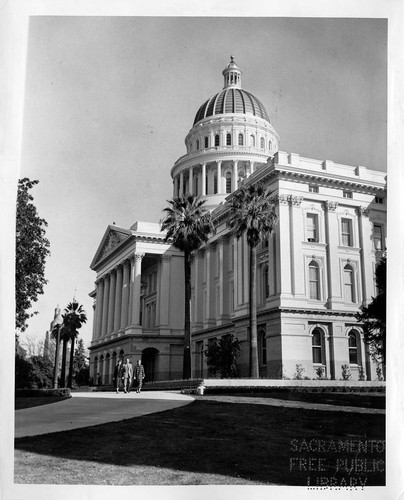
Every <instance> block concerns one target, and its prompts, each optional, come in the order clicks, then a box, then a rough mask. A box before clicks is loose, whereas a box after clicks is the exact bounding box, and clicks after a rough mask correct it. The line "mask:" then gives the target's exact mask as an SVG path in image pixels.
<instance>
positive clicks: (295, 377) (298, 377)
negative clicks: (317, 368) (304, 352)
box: [293, 364, 305, 380]
mask: <svg viewBox="0 0 404 500" xmlns="http://www.w3.org/2000/svg"><path fill="white" fill-rule="evenodd" d="M304 372H305V369H304V368H303V365H300V364H298V365H296V372H295V374H294V375H293V380H303V374H304Z"/></svg>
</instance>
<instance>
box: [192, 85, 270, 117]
mask: <svg viewBox="0 0 404 500" xmlns="http://www.w3.org/2000/svg"><path fill="white" fill-rule="evenodd" d="M224 113H237V114H243V115H248V114H250V115H254V116H258V118H262V119H263V120H266V121H267V122H270V120H269V116H268V113H267V111H266V109H265V108H264V106H263V104H262V103H261V102H260V101H259V100H258V99H257V98H256V97H255V96H253V95H252V94H250V92H247V91H246V90H243V89H240V88H224V89H223V90H221V91H220V92H219V93H217V94H215V95H214V96H213V97H211V98H210V99H208V100H207V101H206V102H204V103H203V104H202V106H201V107H200V108H199V109H198V112H197V113H196V116H195V120H194V125H195V124H196V123H197V122H199V121H200V120H203V119H204V118H207V117H209V116H215V115H221V114H224Z"/></svg>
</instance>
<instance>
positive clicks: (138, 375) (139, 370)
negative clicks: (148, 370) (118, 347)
mask: <svg viewBox="0 0 404 500" xmlns="http://www.w3.org/2000/svg"><path fill="white" fill-rule="evenodd" d="M144 378H145V375H144V368H143V365H142V363H141V361H140V359H138V360H137V363H136V367H135V380H136V386H137V389H136V392H140V391H141V390H142V385H143V379H144Z"/></svg>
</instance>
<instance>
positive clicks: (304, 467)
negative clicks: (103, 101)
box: [15, 398, 385, 486]
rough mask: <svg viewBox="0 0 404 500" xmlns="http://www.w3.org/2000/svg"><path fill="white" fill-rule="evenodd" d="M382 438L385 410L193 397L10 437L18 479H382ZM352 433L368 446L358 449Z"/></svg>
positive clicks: (139, 481) (304, 482)
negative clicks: (103, 420) (138, 413)
mask: <svg viewBox="0 0 404 500" xmlns="http://www.w3.org/2000/svg"><path fill="white" fill-rule="evenodd" d="M384 438H385V417H384V415H382V414H371V413H364V414H357V413H348V412H341V411H340V412H332V411H318V410H309V409H302V408H283V407H275V406H270V405H262V404H246V403H244V404H240V403H235V402H232V403H230V402H222V401H220V400H204V399H203V398H199V399H197V400H196V401H194V402H193V403H191V404H189V405H187V406H183V407H180V408H176V409H173V410H168V411H163V412H160V413H154V414H150V415H145V416H142V417H138V418H133V419H130V420H123V421H121V422H118V423H116V422H115V423H108V424H103V425H97V426H94V427H87V428H83V429H78V430H72V431H68V432H58V433H54V434H45V435H41V436H35V437H26V438H19V439H16V441H15V482H16V483H36V484H40V483H41V484H100V485H103V484H112V485H133V484H138V485H140V484H141V485H150V484H152V485H178V484H194V485H198V484H277V485H307V482H308V478H310V484H311V485H316V482H317V484H318V482H319V481H320V482H324V481H333V483H332V484H333V485H340V484H342V485H345V484H346V485H348V486H349V485H350V481H351V484H354V485H357V486H359V485H360V484H366V485H384V484H385V473H384V459H385V457H384V451H383V443H382V440H384ZM339 440H343V441H342V444H341V443H340V442H339ZM358 440H360V441H361V442H362V444H363V445H366V447H367V449H366V450H364V449H360V451H359V452H358V449H357V448H358ZM291 469H292V470H291ZM337 469H338V470H337ZM352 481H353V483H352ZM330 484H331V483H330Z"/></svg>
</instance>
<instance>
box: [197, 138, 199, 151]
mask: <svg viewBox="0 0 404 500" xmlns="http://www.w3.org/2000/svg"><path fill="white" fill-rule="evenodd" d="M196 149H199V139H197V140H196Z"/></svg>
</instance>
